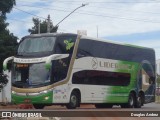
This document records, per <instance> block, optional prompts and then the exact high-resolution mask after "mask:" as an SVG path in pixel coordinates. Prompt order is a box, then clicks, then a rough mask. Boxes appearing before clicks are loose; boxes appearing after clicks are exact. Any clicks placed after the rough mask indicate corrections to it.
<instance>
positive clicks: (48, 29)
mask: <svg viewBox="0 0 160 120" xmlns="http://www.w3.org/2000/svg"><path fill="white" fill-rule="evenodd" d="M50 21H51V19H50V15H48V19H47V33H50V28H51V25H50V23H51V22H50Z"/></svg>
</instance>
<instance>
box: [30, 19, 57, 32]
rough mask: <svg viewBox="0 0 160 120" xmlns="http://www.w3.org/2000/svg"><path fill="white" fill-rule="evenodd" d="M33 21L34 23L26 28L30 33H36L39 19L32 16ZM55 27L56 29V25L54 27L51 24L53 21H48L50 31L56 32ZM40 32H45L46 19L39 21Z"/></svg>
mask: <svg viewBox="0 0 160 120" xmlns="http://www.w3.org/2000/svg"><path fill="white" fill-rule="evenodd" d="M32 20H33V23H34V26H33V27H32V28H31V29H28V32H29V33H30V34H38V25H39V22H40V21H39V19H38V18H33V19H32ZM57 29H58V26H56V27H54V26H53V23H52V22H51V23H50V30H51V31H50V32H51V33H53V32H57ZM40 33H47V21H46V20H44V21H42V22H40Z"/></svg>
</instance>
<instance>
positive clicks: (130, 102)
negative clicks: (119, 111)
mask: <svg viewBox="0 0 160 120" xmlns="http://www.w3.org/2000/svg"><path fill="white" fill-rule="evenodd" d="M129 104H130V106H131V107H133V104H134V101H133V97H132V96H131V97H130V100H129Z"/></svg>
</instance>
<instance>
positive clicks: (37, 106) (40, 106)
mask: <svg viewBox="0 0 160 120" xmlns="http://www.w3.org/2000/svg"><path fill="white" fill-rule="evenodd" d="M33 106H34V108H35V109H43V108H44V107H45V105H43V104H33Z"/></svg>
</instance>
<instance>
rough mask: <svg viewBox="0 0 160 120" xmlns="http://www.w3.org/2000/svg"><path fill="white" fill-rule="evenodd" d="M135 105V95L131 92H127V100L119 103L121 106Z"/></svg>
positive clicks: (131, 106) (130, 106)
mask: <svg viewBox="0 0 160 120" xmlns="http://www.w3.org/2000/svg"><path fill="white" fill-rule="evenodd" d="M134 106H135V95H134V94H133V93H130V94H129V97H128V102H127V103H125V104H121V108H134Z"/></svg>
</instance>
